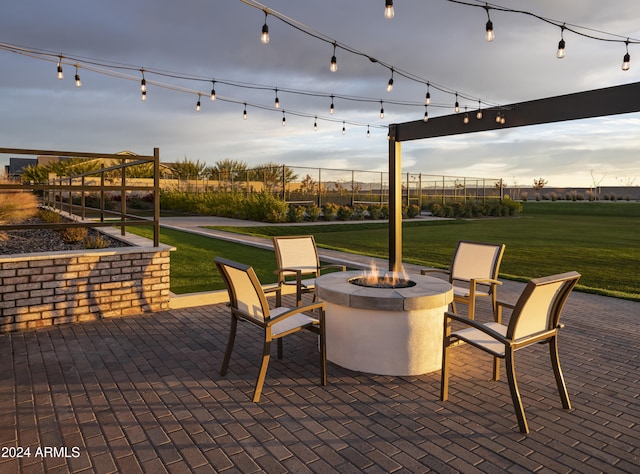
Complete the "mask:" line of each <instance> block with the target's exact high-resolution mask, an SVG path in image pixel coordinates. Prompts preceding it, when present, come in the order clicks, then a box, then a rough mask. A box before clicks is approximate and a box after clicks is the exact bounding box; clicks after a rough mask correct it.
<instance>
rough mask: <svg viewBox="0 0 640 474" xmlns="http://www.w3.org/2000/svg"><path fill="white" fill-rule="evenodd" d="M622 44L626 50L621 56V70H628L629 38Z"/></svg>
mask: <svg viewBox="0 0 640 474" xmlns="http://www.w3.org/2000/svg"><path fill="white" fill-rule="evenodd" d="M624 46H625V48H626V49H627V52H626V53H625V55H624V58H622V70H623V71H628V70H629V63H630V62H631V55H629V38H627V41H625V42H624Z"/></svg>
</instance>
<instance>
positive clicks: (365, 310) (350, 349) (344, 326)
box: [316, 271, 453, 375]
mask: <svg viewBox="0 0 640 474" xmlns="http://www.w3.org/2000/svg"><path fill="white" fill-rule="evenodd" d="M362 275H363V272H362V271H349V272H335V273H328V274H325V275H322V276H320V277H318V278H316V294H317V296H318V298H319V299H321V300H323V301H324V302H325V303H326V318H325V323H326V345H327V360H329V361H331V362H333V363H335V364H338V365H340V366H342V367H345V368H347V369H351V370H356V371H360V372H367V373H372V374H379V375H420V374H425V373H427V372H433V371H434V370H438V369H440V368H441V365H442V332H443V322H444V312H445V311H446V310H447V308H448V306H449V303H451V301H452V300H453V287H452V286H451V284H450V283H449V282H446V281H443V280H440V279H437V278H433V277H428V276H423V275H410V276H409V279H410V280H411V282H413V283H415V285H413V286H410V287H408V288H376V287H364V286H358V285H356V284H353V283H352V282H351V280H355V279H357V278H358V277H361V276H362ZM405 277H406V275H405Z"/></svg>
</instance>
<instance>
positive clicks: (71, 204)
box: [0, 148, 160, 247]
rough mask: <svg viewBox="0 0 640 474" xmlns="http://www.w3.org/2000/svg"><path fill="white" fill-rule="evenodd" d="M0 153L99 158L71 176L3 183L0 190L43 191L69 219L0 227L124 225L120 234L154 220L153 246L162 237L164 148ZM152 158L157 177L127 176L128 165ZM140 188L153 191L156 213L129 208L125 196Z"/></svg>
mask: <svg viewBox="0 0 640 474" xmlns="http://www.w3.org/2000/svg"><path fill="white" fill-rule="evenodd" d="M0 154H14V155H31V156H56V157H72V158H80V159H83V160H95V161H98V162H99V163H100V166H99V168H98V169H95V170H91V171H86V172H81V173H78V174H75V175H72V176H67V177H60V178H59V177H57V176H50V177H49V179H48V180H47V181H46V182H38V183H35V182H31V183H17V182H16V183H4V184H0V192H1V191H3V190H4V191H8V192H11V191H13V192H16V191H35V192H38V193H40V194H41V196H42V203H43V205H45V206H48V207H51V208H55V209H58V210H60V211H65V212H68V213H69V215H70V216H71V217H72V219H73V220H72V221H71V222H61V223H46V224H19V225H16V224H1V225H0V230H14V229H33V228H43V227H44V228H68V227H111V226H115V227H120V228H121V232H122V235H124V234H125V230H126V227H127V226H141V225H142V226H152V227H153V242H154V246H156V247H157V246H158V245H159V241H160V178H159V177H160V167H159V164H160V152H159V150H158V149H157V148H155V149H154V154H153V155H149V156H142V155H136V156H135V157H132V156H129V155H113V154H99V153H79V152H66V151H51V150H27V149H17V148H0ZM149 163H152V164H153V170H154V171H153V175H154V178H153V179H146V180H142V181H143V182H142V183H140V180H139V179H138V180H133V181H135V182H132V180H131V178H127V172H126V170H127V169H130V168H131V167H136V166H145V165H147V166H148V164H149ZM141 193H143V194H146V195H149V196H151V198H152V214H153V217H151V218H149V217H145V216H141V215H137V214H132V213H129V212H128V210H127V198H128V197H130V196H133V195H136V196H138V195H140V194H141ZM116 196H117V197H118V199H117V201H120V206H119V207H120V208H119V209H113V208H111V207H110V206H107V204H106V203H107V202H113V198H114V197H116Z"/></svg>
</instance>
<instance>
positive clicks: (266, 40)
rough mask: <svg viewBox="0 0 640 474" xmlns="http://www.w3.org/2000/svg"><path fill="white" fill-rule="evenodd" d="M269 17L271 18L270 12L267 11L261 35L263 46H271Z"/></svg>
mask: <svg viewBox="0 0 640 474" xmlns="http://www.w3.org/2000/svg"><path fill="white" fill-rule="evenodd" d="M267 16H269V12H268V11H267V10H265V11H264V25H262V34H261V35H260V41H262V44H269V26H268V25H267Z"/></svg>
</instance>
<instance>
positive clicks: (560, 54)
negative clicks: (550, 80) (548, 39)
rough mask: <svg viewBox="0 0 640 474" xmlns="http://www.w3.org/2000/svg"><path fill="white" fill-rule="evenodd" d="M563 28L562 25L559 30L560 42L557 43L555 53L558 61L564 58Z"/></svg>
mask: <svg viewBox="0 0 640 474" xmlns="http://www.w3.org/2000/svg"><path fill="white" fill-rule="evenodd" d="M564 28H565V26H564V25H562V27H561V28H560V41H559V42H558V51H557V52H556V58H558V59H562V58H564V47H565V42H564Z"/></svg>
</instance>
